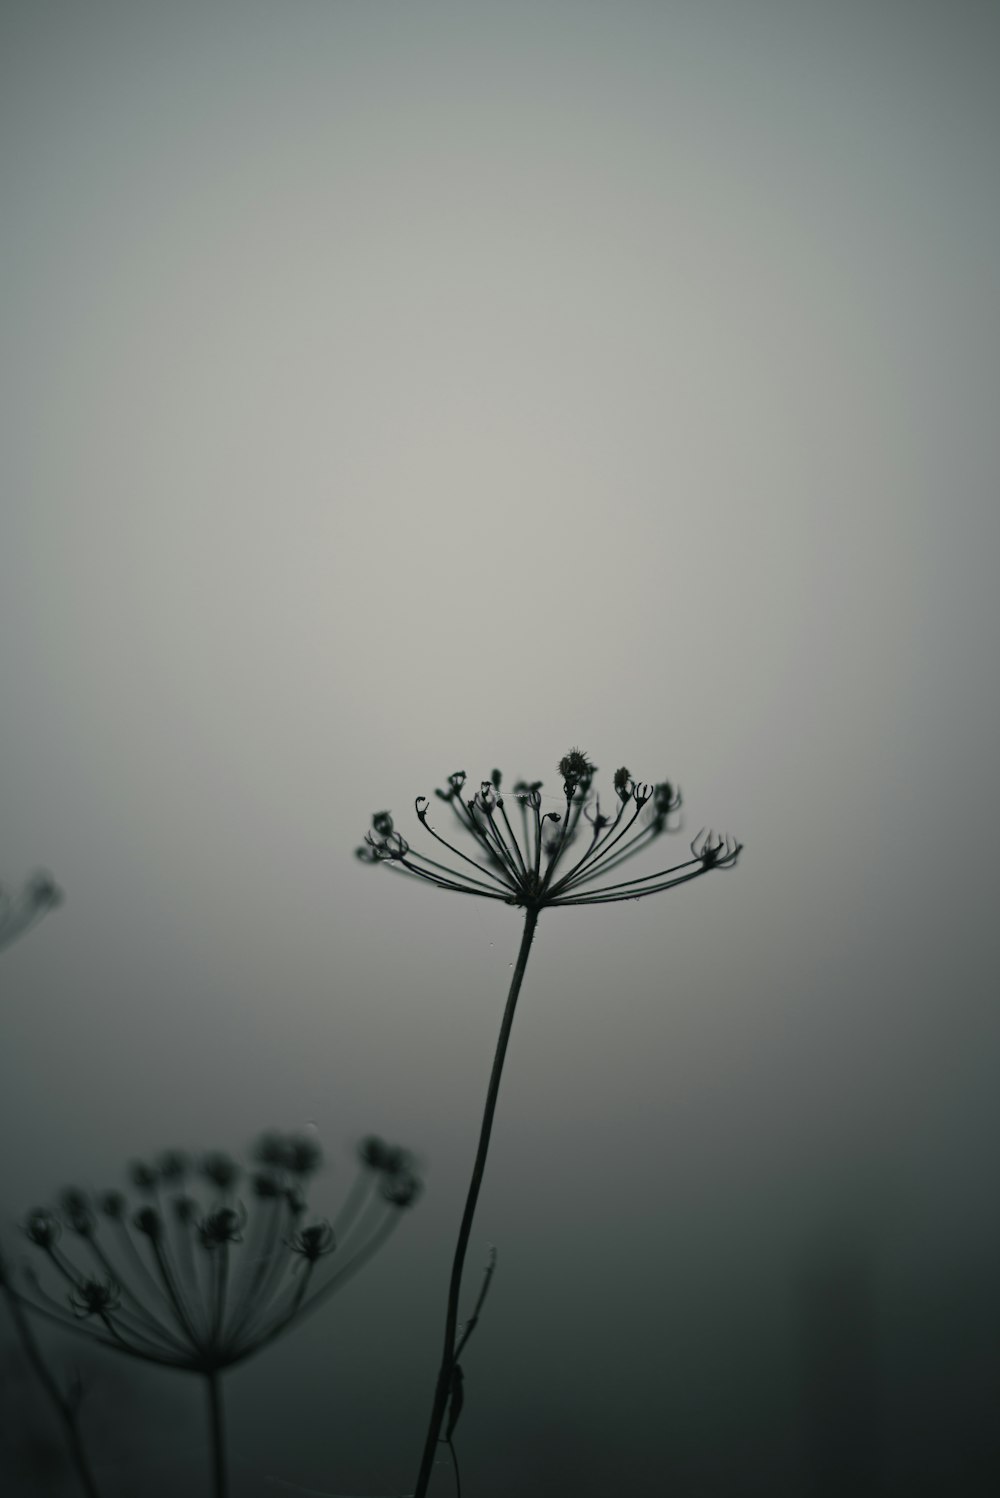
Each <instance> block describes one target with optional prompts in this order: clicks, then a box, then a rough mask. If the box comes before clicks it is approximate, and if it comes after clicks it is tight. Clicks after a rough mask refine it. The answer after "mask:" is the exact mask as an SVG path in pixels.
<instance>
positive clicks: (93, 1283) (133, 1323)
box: [14, 1132, 420, 1498]
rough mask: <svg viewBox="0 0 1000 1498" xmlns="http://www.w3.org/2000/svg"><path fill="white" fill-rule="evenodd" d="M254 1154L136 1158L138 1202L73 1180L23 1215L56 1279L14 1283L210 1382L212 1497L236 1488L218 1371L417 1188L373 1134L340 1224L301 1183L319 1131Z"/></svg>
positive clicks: (241, 1357)
mask: <svg viewBox="0 0 1000 1498" xmlns="http://www.w3.org/2000/svg"><path fill="white" fill-rule="evenodd" d="M253 1154H254V1163H253V1166H252V1168H251V1169H250V1170H249V1171H248V1172H244V1171H241V1169H240V1167H239V1166H238V1165H237V1164H236V1162H235V1161H234V1160H232V1159H231V1158H230V1157H229V1156H228V1155H225V1154H222V1153H218V1152H216V1153H212V1154H208V1155H204V1156H202V1157H201V1159H200V1161H198V1162H197V1163H193V1162H191V1161H190V1160H189V1159H188V1157H187V1156H185V1155H182V1154H181V1153H179V1152H178V1151H169V1152H167V1153H166V1154H163V1155H161V1156H160V1157H159V1159H158V1160H157V1161H156V1162H154V1163H153V1164H149V1163H146V1162H143V1161H136V1162H134V1163H133V1165H132V1166H131V1167H130V1170H129V1176H130V1180H131V1183H132V1186H133V1188H134V1190H135V1192H136V1193H137V1194H138V1201H136V1200H134V1199H133V1200H131V1201H130V1200H129V1198H128V1197H127V1196H126V1195H125V1194H124V1193H122V1192H121V1191H106V1192H103V1193H101V1194H100V1195H98V1196H97V1197H91V1196H90V1195H88V1194H87V1193H85V1192H83V1191H79V1190H77V1189H76V1188H75V1187H71V1188H68V1189H67V1190H65V1191H63V1192H62V1193H61V1195H60V1197H59V1201H58V1206H57V1208H56V1209H55V1210H53V1209H50V1208H48V1207H38V1208H35V1210H34V1211H32V1212H30V1213H29V1214H28V1217H27V1219H26V1221H25V1223H24V1232H25V1236H26V1237H27V1239H28V1242H29V1243H30V1244H31V1245H32V1246H33V1247H34V1248H35V1249H36V1250H38V1252H39V1253H40V1254H41V1255H42V1256H43V1258H44V1259H45V1260H46V1261H47V1264H48V1268H49V1274H48V1275H47V1276H46V1279H47V1281H48V1282H49V1283H47V1284H43V1282H42V1279H41V1277H40V1276H39V1275H38V1273H37V1272H36V1271H35V1270H34V1269H33V1268H30V1267H26V1268H25V1269H24V1271H23V1275H24V1281H25V1284H26V1286H27V1288H20V1287H19V1288H18V1289H17V1290H16V1292H14V1293H15V1294H16V1299H17V1301H18V1302H19V1303H20V1304H21V1305H24V1306H28V1307H30V1308H31V1309H32V1310H33V1311H35V1312H36V1313H37V1314H39V1315H41V1316H44V1317H46V1318H47V1319H48V1320H49V1321H52V1322H55V1323H56V1324H57V1325H59V1326H62V1327H65V1328H66V1329H67V1330H70V1331H75V1332H82V1333H84V1334H86V1335H88V1336H90V1337H91V1338H92V1339H93V1340H95V1341H97V1342H99V1343H101V1344H102V1345H103V1346H105V1347H109V1348H111V1349H112V1350H114V1351H117V1352H121V1353H124V1354H126V1355H127V1356H129V1357H133V1358H139V1359H141V1360H142V1361H144V1362H147V1363H156V1364H158V1365H160V1366H161V1367H165V1368H178V1369H186V1370H188V1371H190V1372H193V1373H197V1374H200V1375H201V1376H202V1377H203V1378H204V1380H205V1385H206V1389H207V1393H208V1409H209V1427H210V1439H211V1459H212V1474H213V1483H214V1487H213V1491H214V1493H215V1494H216V1495H217V1498H221V1495H224V1494H225V1493H226V1492H227V1476H226V1452H225V1438H224V1425H223V1410H222V1398H221V1387H220V1375H221V1374H222V1373H223V1372H224V1371H225V1370H226V1369H228V1368H232V1367H234V1366H235V1365H236V1364H237V1363H241V1362H243V1361H245V1359H247V1358H249V1357H252V1356H253V1355H254V1354H256V1353H258V1352H260V1351H261V1349H262V1348H264V1347H266V1346H267V1345H268V1344H269V1343H270V1342H273V1341H274V1340H275V1338H276V1337H278V1336H280V1335H281V1333H283V1332H285V1331H287V1330H288V1329H289V1328H290V1327H291V1326H293V1325H295V1324H296V1323H297V1322H298V1321H300V1320H301V1319H302V1318H303V1317H305V1316H306V1315H308V1314H309V1313H310V1312H311V1311H313V1310H315V1309H316V1307H317V1306H318V1305H319V1304H320V1303H321V1302H322V1301H323V1300H325V1299H326V1298H327V1297H328V1296H329V1295H331V1294H332V1293H333V1291H334V1290H336V1289H338V1288H339V1287H340V1286H341V1285H342V1284H343V1283H344V1282H345V1281H346V1280H347V1279H348V1278H349V1277H350V1276H351V1275H353V1274H355V1273H356V1272H357V1271H358V1270H359V1269H360V1268H361V1266H362V1265H363V1264H364V1263H366V1262H367V1260H368V1259H370V1258H371V1257H372V1255H373V1254H374V1253H375V1252H376V1251H377V1250H378V1249H379V1248H380V1247H381V1245H382V1244H383V1243H384V1242H385V1240H386V1239H387V1238H388V1236H389V1234H390V1233H391V1232H392V1230H393V1228H394V1226H395V1225H396V1224H397V1223H398V1221H399V1216H400V1210H401V1209H402V1208H404V1207H407V1206H409V1205H410V1204H411V1203H412V1202H413V1201H414V1200H415V1199H416V1197H417V1195H418V1194H419V1191H420V1182H419V1180H418V1178H417V1175H416V1173H415V1170H414V1165H413V1157H412V1156H411V1155H410V1153H409V1152H408V1151H407V1150H404V1149H401V1148H399V1147H390V1146H388V1145H386V1144H384V1143H383V1142H382V1140H380V1139H378V1138H376V1137H374V1136H372V1137H370V1138H368V1139H366V1140H364V1141H363V1142H362V1144H361V1146H360V1147H359V1150H358V1158H359V1173H358V1177H357V1179H356V1180H355V1182H354V1183H353V1185H352V1187H351V1189H350V1190H349V1191H348V1193H347V1196H346V1197H345V1199H344V1202H343V1204H342V1206H341V1208H340V1210H339V1212H338V1213H337V1216H336V1217H335V1219H334V1221H333V1222H332V1223H331V1222H329V1221H327V1220H326V1219H324V1218H311V1217H309V1215H308V1207H307V1200H306V1183H307V1181H308V1178H309V1177H310V1176H312V1175H313V1174H314V1172H315V1171H316V1169H317V1168H318V1166H319V1164H320V1158H321V1157H320V1151H319V1147H318V1145H317V1144H316V1142H315V1141H314V1140H313V1139H312V1138H310V1137H308V1136H306V1135H297V1134H279V1133H277V1132H270V1133H267V1134H264V1135H262V1136H261V1138H260V1139H259V1140H258V1142H257V1145H256V1147H255V1149H254V1152H253ZM238 1191H241V1192H242V1194H238ZM244 1196H245V1197H246V1201H245V1200H244ZM247 1201H249V1206H248V1205H247ZM67 1240H71V1241H70V1242H69V1244H68V1243H67ZM53 1284H54V1285H55V1286H56V1287H57V1289H58V1293H55V1292H54V1291H53V1290H52V1288H51V1285H53Z"/></svg>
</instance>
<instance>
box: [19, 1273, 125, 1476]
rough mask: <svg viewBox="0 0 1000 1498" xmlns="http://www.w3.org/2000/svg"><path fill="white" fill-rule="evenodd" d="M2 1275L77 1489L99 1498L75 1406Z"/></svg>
mask: <svg viewBox="0 0 1000 1498" xmlns="http://www.w3.org/2000/svg"><path fill="white" fill-rule="evenodd" d="M3 1273H4V1271H3V1268H2V1266H0V1289H2V1291H3V1296H4V1299H5V1300H6V1302H7V1309H8V1311H9V1312H10V1318H11V1320H12V1321H13V1323H14V1327H15V1329H16V1331H17V1335H18V1337H19V1339H20V1342H21V1346H22V1347H23V1349H24V1353H25V1356H26V1357H27V1359H28V1362H29V1363H30V1364H31V1366H32V1368H33V1369H34V1371H35V1376H36V1377H37V1379H38V1382H39V1383H40V1384H41V1386H42V1388H43V1389H44V1390H45V1393H46V1394H47V1396H48V1398H49V1402H50V1403H51V1405H52V1408H53V1409H54V1410H55V1412H56V1414H57V1415H58V1416H59V1421H60V1424H61V1425H62V1428H63V1432H64V1434H65V1438H66V1446H67V1448H68V1450H69V1455H70V1460H71V1461H72V1463H73V1467H74V1469H75V1471H76V1475H77V1477H78V1478H79V1479H80V1487H81V1488H82V1489H83V1491H84V1493H86V1495H87V1498H101V1495H100V1491H99V1489H98V1487H97V1483H96V1482H95V1481H94V1474H93V1473H92V1472H91V1470H90V1463H89V1461H88V1460H87V1453H86V1451H85V1450H84V1448H83V1440H82V1438H81V1436H80V1422H79V1419H78V1417H77V1411H76V1407H75V1404H74V1402H73V1401H71V1400H70V1399H67V1398H66V1396H65V1395H64V1394H63V1393H62V1391H61V1390H60V1388H59V1385H58V1384H57V1383H56V1381H55V1379H54V1378H53V1377H52V1374H51V1373H50V1372H49V1368H48V1365H47V1363H46V1361H45V1359H44V1357H43V1356H42V1350H41V1348H40V1347H39V1345H38V1343H37V1342H36V1340H35V1334H34V1332H33V1331H32V1329H31V1327H30V1325H29V1324H28V1318H27V1316H26V1315H25V1314H24V1310H23V1307H22V1306H21V1303H20V1301H19V1300H18V1298H17V1296H16V1294H15V1293H14V1292H13V1291H12V1290H11V1289H10V1287H9V1286H8V1285H7V1283H6V1281H5V1280H4V1278H3Z"/></svg>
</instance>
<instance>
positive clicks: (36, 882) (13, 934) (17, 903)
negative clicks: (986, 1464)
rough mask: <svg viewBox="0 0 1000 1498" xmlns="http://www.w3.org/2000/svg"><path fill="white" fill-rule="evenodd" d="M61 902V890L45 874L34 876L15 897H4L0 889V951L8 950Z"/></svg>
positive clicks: (2, 889)
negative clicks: (13, 942)
mask: <svg viewBox="0 0 1000 1498" xmlns="http://www.w3.org/2000/svg"><path fill="white" fill-rule="evenodd" d="M62 900H63V893H62V890H61V889H60V888H59V886H58V885H57V884H56V882H55V880H54V879H52V878H51V877H50V876H49V875H48V874H35V875H34V876H33V878H31V879H29V880H28V882H27V884H25V885H24V886H23V887H22V888H21V890H20V891H19V892H18V893H17V894H16V895H12V894H8V892H7V890H6V889H4V887H3V886H2V885H0V950H2V949H3V948H4V947H9V946H10V944H11V942H12V941H16V940H17V938H18V937H19V936H21V935H23V934H24V932H25V931H27V930H28V929H29V928H30V927H31V926H33V925H34V924H35V923H36V921H40V920H41V918H42V916H43V915H45V914H46V912H47V911H49V910H54V909H55V907H56V906H57V905H61V904H62Z"/></svg>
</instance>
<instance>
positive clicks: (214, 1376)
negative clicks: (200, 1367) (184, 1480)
mask: <svg viewBox="0 0 1000 1498" xmlns="http://www.w3.org/2000/svg"><path fill="white" fill-rule="evenodd" d="M205 1382H206V1384H207V1385H208V1420H209V1426H210V1429H211V1436H212V1494H213V1498H227V1495H228V1493H229V1483H228V1480H227V1477H226V1431H225V1424H224V1421H223V1417H222V1387H221V1385H220V1383H219V1374H218V1372H217V1370H215V1369H213V1370H212V1372H211V1373H206V1374H205Z"/></svg>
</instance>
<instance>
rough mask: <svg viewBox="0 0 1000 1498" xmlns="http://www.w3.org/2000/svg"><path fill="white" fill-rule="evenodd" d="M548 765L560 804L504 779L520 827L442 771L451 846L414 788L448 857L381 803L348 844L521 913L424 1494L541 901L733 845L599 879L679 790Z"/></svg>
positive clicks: (730, 842)
mask: <svg viewBox="0 0 1000 1498" xmlns="http://www.w3.org/2000/svg"><path fill="white" fill-rule="evenodd" d="M558 768H559V774H560V776H561V777H562V782H563V797H564V802H565V804H564V807H563V810H562V811H558V812H557V811H546V812H543V811H542V809H541V807H542V797H541V788H542V782H541V781H540V780H536V781H533V782H531V783H530V784H529V783H527V782H525V781H519V782H518V783H517V784H516V785H515V786H514V789H513V793H512V794H513V798H514V803H515V806H516V812H515V813H514V821H515V822H519V824H520V836H519V835H518V833H516V832H515V830H514V825H513V823H512V821H511V818H510V816H508V812H507V806H506V803H505V800H504V797H503V795H502V794H501V785H502V776H501V773H500V771H499V770H494V771H493V772H492V774H491V776H490V778H489V780H484V781H482V782H481V783H480V786H479V790H478V791H477V792H476V793H475V794H474V795H473V796H471V797H469V798H468V799H466V798H465V797H464V794H463V793H464V790H465V781H466V775H465V771H464V770H460V771H458V772H456V773H455V774H454V775H450V776H449V777H448V789H447V790H438V791H436V792H435V794H436V796H437V797H438V799H439V800H440V801H442V802H444V804H445V805H446V806H447V807H448V808H449V810H450V811H451V813H452V815H453V816H454V818H455V821H456V822H457V824H458V831H459V832H460V833H461V834H462V835H463V836H464V837H467V838H471V840H472V842H471V847H472V853H471V854H470V853H466V852H463V851H462V850H461V848H459V847H457V846H456V845H455V844H454V843H453V842H450V841H449V840H448V839H447V838H446V837H444V836H442V834H441V833H440V832H438V831H437V830H436V829H435V828H434V827H432V826H431V823H430V817H429V812H430V802H429V800H428V798H427V797H426V796H418V797H417V798H416V801H415V803H414V805H415V809H416V815H417V820H418V822H419V823H420V825H421V827H422V828H423V829H424V831H425V832H427V833H429V834H430V836H431V837H432V838H434V839H435V841H436V842H437V843H439V844H440V845H441V846H442V847H443V848H446V849H447V850H448V853H449V854H450V855H451V856H452V858H453V859H458V860H459V864H458V865H455V864H454V863H442V862H441V861H440V860H438V859H435V858H429V857H428V856H427V855H426V854H424V853H418V852H415V851H414V849H413V848H412V847H411V845H410V843H409V842H408V841H407V839H406V838H404V837H403V835H402V833H400V832H397V830H396V827H395V823H394V821H393V818H392V815H391V813H389V812H388V811H380V812H376V813H375V815H374V816H373V817H372V828H371V831H370V832H369V833H367V834H366V836H365V842H364V846H363V847H360V848H358V849H357V856H358V857H359V858H360V859H361V860H362V861H363V862H365V863H378V864H384V865H385V866H386V867H388V868H390V869H392V870H393V871H394V872H395V873H397V874H404V875H406V876H408V877H410V878H413V879H418V880H421V881H422V882H424V883H426V884H429V885H432V886H434V887H436V888H438V889H446V890H453V891H455V892H456V893H458V894H466V895H476V896H478V897H479V898H480V899H486V900H503V901H504V902H505V903H506V904H508V905H517V906H521V907H522V908H523V910H524V912H525V916H524V930H523V934H522V937H521V946H520V950H519V952H518V955H517V962H516V964H515V966H514V976H513V978H512V979H511V984H510V990H509V993H508V995H507V1004H506V1007H505V1009H504V1015H503V1020H502V1022H501V1025H500V1035H499V1038H498V1040H497V1047H496V1053H495V1056H494V1059H493V1067H492V1071H491V1073H490V1080H489V1085H488V1087H487V1091H486V1104H485V1108H484V1112H483V1121H482V1125H481V1127H480V1132H479V1143H478V1146H477V1149H476V1157H475V1162H474V1164H473V1168H472V1178H471V1181H470V1183H469V1190H468V1194H467V1196H466V1201H465V1208H464V1211H463V1213H462V1221H461V1224H460V1227H459V1231H458V1241H457V1244H456V1247H455V1255H454V1259H453V1262H452V1271H451V1280H450V1284H449V1289H448V1307H447V1313H446V1317H445V1334H444V1350H443V1353H442V1357H441V1363H440V1367H439V1369H438V1376H437V1383H436V1385H435V1390H434V1401H433V1405H432V1408H431V1416H430V1421H429V1423H428V1427H427V1436H426V1439H425V1442H424V1450H423V1454H422V1457H421V1463H420V1470H419V1474H418V1477H417V1485H416V1491H415V1493H414V1498H426V1493H427V1488H428V1485H429V1483H430V1479H431V1472H432V1469H433V1466H434V1456H435V1452H436V1449H437V1445H438V1441H439V1440H440V1439H441V1427H442V1424H443V1423H444V1418H445V1412H446V1410H447V1408H448V1403H449V1400H452V1401H453V1400H454V1396H455V1388H456V1379H455V1369H456V1366H457V1350H456V1333H457V1328H458V1302H459V1295H460V1292H461V1285H462V1271H463V1268H464V1265H465V1256H466V1252H467V1249H468V1244H469V1236H470V1233H471V1231H472V1220H473V1217H474V1215H475V1210H476V1202H477V1200H478V1197H479V1190H480V1186H481V1185H482V1179H483V1172H484V1170H485V1166H486V1156H487V1152H488V1150H489V1142H490V1134H491V1131H492V1127H493V1116H494V1113H495V1111H496V1103H497V1096H498V1094H499V1090H500V1077H501V1073H502V1071H503V1063H504V1057H505V1056H506V1053H507V1044H508V1041H509V1039H510V1032H511V1027H512V1025H513V1022H514V1010H515V1008H516V1005H517V998H518V994H519V993H520V990H521V983H522V980H523V978H524V971H525V968H526V966H527V962H528V953H529V952H530V950H531V942H532V938H533V937H534V934H535V928H536V926H537V924H538V918H539V916H540V914H541V912H542V911H543V910H544V909H546V908H547V907H550V906H562V905H599V904H610V903H614V902H616V901H619V900H641V899H643V898H645V896H647V895H654V894H659V893H660V892H661V891H663V890H667V889H673V888H674V887H675V886H676V885H678V884H686V883H688V882H689V881H690V880H692V879H698V878H700V877H701V875H702V874H707V873H710V872H712V871H714V870H716V869H725V868H732V866H733V865H734V864H735V862H736V860H737V858H738V856H739V853H740V851H741V848H742V844H741V843H738V842H736V841H735V840H734V839H732V838H729V837H717V836H716V835H715V833H713V832H708V833H707V834H706V833H705V831H704V829H702V831H701V832H700V833H699V834H698V835H697V837H695V838H694V840H693V841H692V842H691V844H690V852H691V856H690V858H687V859H684V860H683V861H682V862H680V863H676V864H672V865H670V866H669V867H668V868H664V869H659V870H657V871H655V872H654V873H652V874H643V875H636V876H634V877H633V878H629V879H620V880H611V881H610V882H608V876H609V875H610V874H612V873H613V872H614V871H615V870H617V869H619V868H620V867H621V866H622V865H623V864H624V863H625V862H626V861H627V860H629V859H631V858H633V857H634V856H635V855H636V854H637V853H641V852H643V851H644V850H645V849H647V848H648V847H649V846H650V845H651V844H652V843H654V842H655V841H656V840H657V838H659V837H660V836H661V834H663V833H665V832H670V831H673V830H674V829H673V828H672V827H671V825H670V819H671V817H672V815H673V814H674V813H675V812H676V811H677V810H678V809H679V807H680V804H681V800H680V794H679V792H678V791H677V789H676V788H675V787H674V786H673V785H672V784H671V783H670V782H669V781H663V782H661V783H660V784H659V785H653V784H646V783H642V782H639V781H635V780H633V779H632V776H631V774H630V772H629V771H628V770H627V769H625V768H622V769H620V770H617V771H616V772H615V776H614V782H613V783H614V791H615V797H616V801H617V806H616V808H615V811H614V813H613V814H609V813H605V812H602V810H601V803H600V798H599V797H597V796H595V797H594V799H593V805H591V787H592V784H593V779H594V775H595V774H596V770H597V767H596V766H595V765H593V764H591V763H590V761H589V759H588V758H587V756H586V755H585V754H584V753H583V752H582V751H581V750H579V749H572V750H570V752H569V753H568V754H566V755H564V756H563V758H562V759H561V760H560V761H559V767H558ZM585 829H586V831H585ZM467 846H468V844H467ZM458 1387H459V1388H460V1382H459V1384H458Z"/></svg>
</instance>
